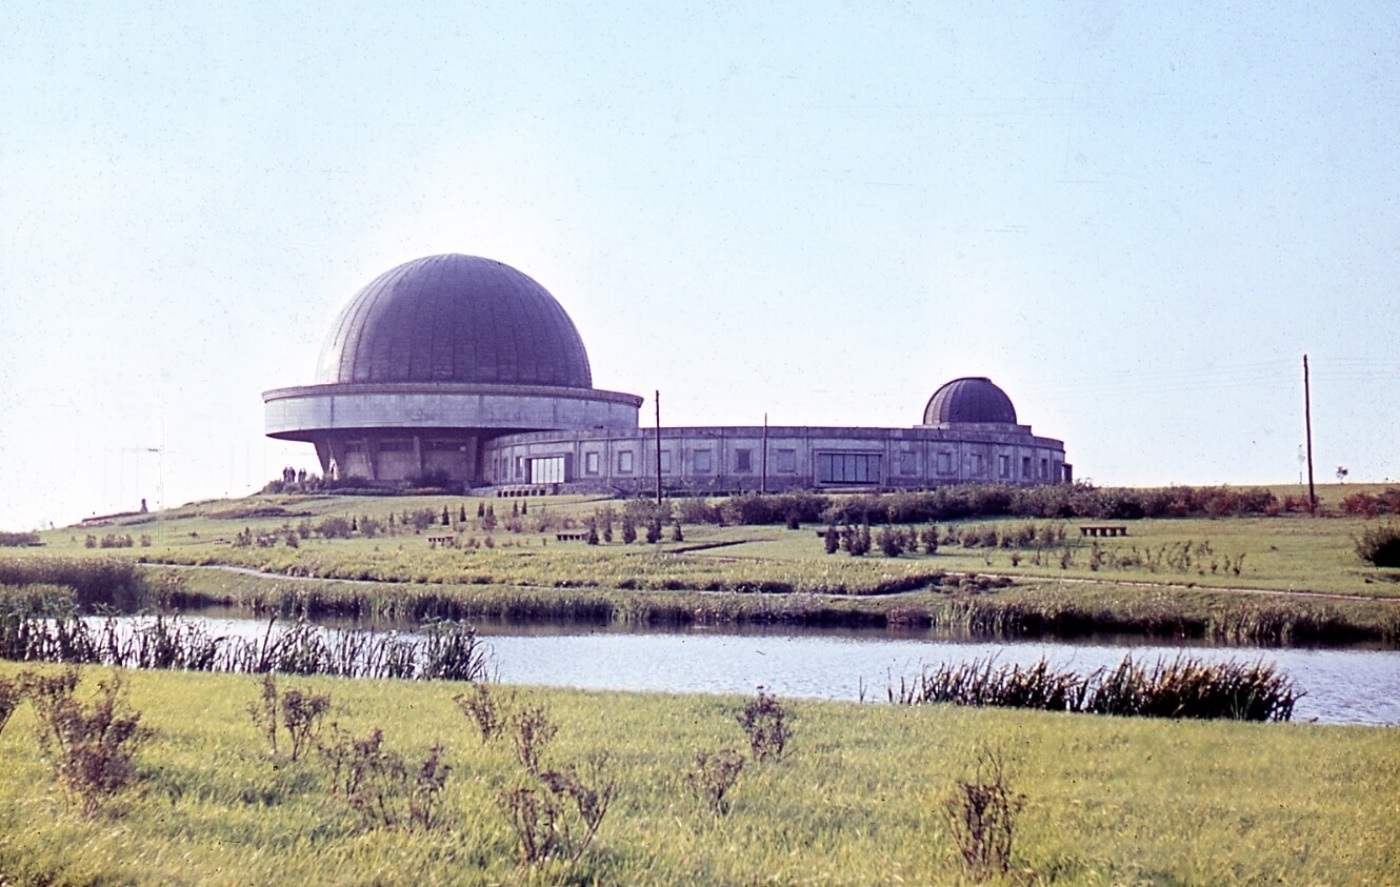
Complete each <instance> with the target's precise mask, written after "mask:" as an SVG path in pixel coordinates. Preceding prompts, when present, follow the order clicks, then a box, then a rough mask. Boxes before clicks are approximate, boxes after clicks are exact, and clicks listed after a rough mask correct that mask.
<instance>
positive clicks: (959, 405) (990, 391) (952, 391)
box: [924, 376, 1016, 425]
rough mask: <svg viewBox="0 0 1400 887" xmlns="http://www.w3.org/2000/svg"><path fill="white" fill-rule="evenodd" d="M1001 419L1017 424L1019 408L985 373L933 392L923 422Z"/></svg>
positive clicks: (1006, 422) (955, 380) (937, 423)
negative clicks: (1017, 408) (1013, 404)
mask: <svg viewBox="0 0 1400 887" xmlns="http://www.w3.org/2000/svg"><path fill="white" fill-rule="evenodd" d="M952 422H999V423H1004V424H1007V425H1015V424H1016V407H1014V406H1012V404H1011V398H1009V397H1007V396H1006V392H1005V391H1002V390H1001V389H1000V388H998V387H997V386H996V385H994V384H992V380H991V379H988V378H986V377H983V376H968V377H964V378H961V379H954V380H953V381H951V382H949V383H947V384H945V385H944V386H943V387H941V388H939V389H938V390H937V391H935V392H934V393H933V397H931V398H929V401H928V406H926V407H924V424H925V425H941V424H946V423H952Z"/></svg>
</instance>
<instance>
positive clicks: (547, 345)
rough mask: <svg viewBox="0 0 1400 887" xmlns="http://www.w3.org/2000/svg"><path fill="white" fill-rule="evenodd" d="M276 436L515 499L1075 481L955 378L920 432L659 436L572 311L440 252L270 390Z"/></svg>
mask: <svg viewBox="0 0 1400 887" xmlns="http://www.w3.org/2000/svg"><path fill="white" fill-rule="evenodd" d="M263 402H264V404H265V408H266V422H267V434H268V436H270V437H274V438H278V439H281V440H296V441H305V442H307V443H311V444H314V445H315V447H316V454H317V456H318V457H319V458H320V461H321V468H322V471H323V472H324V473H325V474H326V475H327V476H328V477H337V478H341V479H359V480H362V481H364V482H366V483H367V484H384V485H401V484H407V483H419V482H428V483H432V484H435V485H444V484H445V485H451V486H454V487H461V488H464V489H475V490H481V491H489V490H490V489H493V488H494V489H495V490H496V491H497V492H503V493H562V492H613V493H617V494H624V495H625V494H630V493H636V492H640V491H652V490H655V489H656V487H657V480H658V473H659V476H660V484H661V486H662V487H663V488H665V489H666V490H668V491H671V492H673V493H722V492H733V491H738V490H766V491H770V492H772V491H780V490H789V489H820V488H856V489H882V488H883V489H895V488H906V489H908V488H923V487H930V486H936V485H940V484H954V483H990V482H998V483H1014V484H1047V483H1062V482H1066V481H1069V480H1072V473H1071V468H1070V466H1069V465H1068V464H1067V463H1066V462H1065V448H1064V443H1063V442H1061V441H1058V440H1054V439H1052V438H1046V437H1036V436H1035V435H1033V434H1032V433H1031V428H1030V426H1029V425H1020V424H1018V423H1017V417H1016V408H1015V407H1014V406H1013V405H1012V403H1011V399H1010V398H1009V397H1007V396H1006V393H1005V392H1003V391H1002V390H1001V389H1000V388H998V387H997V386H996V385H994V384H993V383H992V382H991V380H989V379H985V378H980V377H976V378H973V377H969V378H961V379H954V380H952V381H951V382H948V383H947V384H945V385H943V386H942V387H940V388H939V389H938V390H937V391H935V392H934V394H933V397H932V398H930V399H929V401H928V404H927V405H926V406H925V408H924V413H923V420H922V422H920V423H919V424H918V425H914V426H911V427H908V428H827V427H808V426H773V427H767V426H706V427H694V428H668V427H663V428H661V429H660V430H659V431H658V430H657V429H656V428H654V427H649V428H643V427H641V425H640V423H639V421H638V410H639V409H640V407H641V405H642V398H640V397H638V396H636V395H633V394H623V393H620V392H616V391H604V390H601V389H597V388H594V387H593V375H592V372H591V370H590V369H589V364H588V353H587V352H586V351H585V350H584V347H583V340H582V339H581V338H579V334H578V330H576V329H575V328H574V324H573V322H572V321H571V320H570V319H569V316H568V314H566V313H565V311H564V309H563V308H562V307H561V306H560V304H559V303H558V301H556V300H555V298H554V297H553V296H552V295H550V294H549V292H548V291H547V290H546V289H545V288H544V287H542V286H540V285H539V284H538V283H536V282H535V281H534V280H532V279H531V278H529V277H527V276H526V275H524V274H522V273H521V272H519V271H517V270H515V269H514V268H511V267H510V266H508V265H504V264H502V263H500V262H495V261H492V260H490V259H483V258H477V257H474V256H463V255H444V256H430V257H427V258H423V259H417V260H415V261H412V262H409V263H407V264H404V265H400V266H399V267H397V268H394V269H392V270H390V271H387V272H385V273H384V274H382V275H380V276H379V277H378V278H376V279H375V280H374V281H372V282H371V283H370V284H369V285H368V286H366V287H365V288H364V289H362V290H360V291H359V292H358V293H357V294H356V295H355V297H354V298H352V299H351V300H350V303H349V304H348V305H346V306H345V309H344V310H343V311H342V312H341V314H340V317H339V318H338V319H337V320H336V322H335V324H334V326H333V327H332V328H331V331H330V335H329V336H328V337H327V338H326V342H325V346H324V347H323V349H322V351H321V360H320V368H319V371H318V373H317V380H316V384H314V385H304V386H298V387H295V388H278V389H275V390H272V391H268V392H265V393H264V394H263Z"/></svg>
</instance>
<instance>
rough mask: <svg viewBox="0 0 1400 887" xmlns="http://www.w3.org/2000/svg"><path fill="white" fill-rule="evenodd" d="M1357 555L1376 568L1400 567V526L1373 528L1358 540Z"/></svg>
mask: <svg viewBox="0 0 1400 887" xmlns="http://www.w3.org/2000/svg"><path fill="white" fill-rule="evenodd" d="M1356 554H1357V556H1358V557H1360V558H1361V559H1362V560H1363V561H1365V562H1366V563H1368V564H1371V565H1372V566H1376V567H1400V526H1396V525H1394V524H1386V525H1385V526H1380V527H1371V528H1370V529H1368V530H1367V531H1366V532H1364V533H1362V534H1361V538H1360V539H1358V540H1356Z"/></svg>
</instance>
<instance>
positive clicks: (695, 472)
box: [482, 423, 1072, 494]
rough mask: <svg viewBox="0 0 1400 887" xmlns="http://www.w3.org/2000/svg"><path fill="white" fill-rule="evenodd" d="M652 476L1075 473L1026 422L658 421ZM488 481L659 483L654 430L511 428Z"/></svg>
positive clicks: (728, 480) (730, 482) (716, 487)
mask: <svg viewBox="0 0 1400 887" xmlns="http://www.w3.org/2000/svg"><path fill="white" fill-rule="evenodd" d="M660 443H661V466H660V467H661V486H662V489H663V490H666V491H668V492H672V493H682V492H689V493H729V492H736V491H741V490H764V491H768V492H778V491H783V490H793V489H822V488H832V489H849V488H863V489H900V488H925V487H930V486H939V485H943V484H958V483H1007V484H1048V483H1062V482H1065V481H1066V480H1072V468H1071V467H1070V466H1069V465H1067V464H1066V463H1065V448H1064V443H1063V442H1061V441H1058V440H1054V439H1052V438H1047V437H1036V436H1034V435H1033V434H1031V429H1030V427H1029V426H1026V425H1004V424H996V423H986V424H979V423H964V424H960V425H958V426H944V427H938V426H915V427H912V428H822V427H806V426H773V427H768V428H764V427H762V426H722V427H697V428H662V429H661V434H660ZM482 464H483V467H484V480H485V482H486V484H487V485H488V486H498V487H513V486H533V487H544V488H545V489H546V490H547V491H550V492H562V491H570V492H575V491H577V492H614V493H619V494H632V493H645V492H650V491H653V490H655V489H656V477H657V434H656V431H655V429H637V430H634V431H628V432H615V431H607V430H589V431H569V432H538V433H533V434H512V435H506V436H503V437H499V438H496V439H494V440H492V441H490V442H489V443H488V444H487V445H486V446H485V448H484V450H483V453H482Z"/></svg>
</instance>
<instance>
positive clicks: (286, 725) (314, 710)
mask: <svg viewBox="0 0 1400 887" xmlns="http://www.w3.org/2000/svg"><path fill="white" fill-rule="evenodd" d="M330 707H331V697H330V694H329V693H307V692H303V691H301V690H287V691H286V692H283V693H280V694H279V692H278V690H277V682H276V680H274V679H273V677H272V675H271V674H265V675H263V678H262V694H261V696H260V697H259V699H258V701H257V702H250V703H248V715H249V716H250V717H251V718H252V719H253V723H254V724H256V725H257V727H258V729H259V730H260V731H261V732H262V734H263V736H265V737H266V738H267V741H268V746H269V747H270V748H271V751H272V754H273V755H274V756H275V755H276V754H277V734H278V726H279V725H280V726H281V727H282V729H283V730H285V731H286V733H287V740H288V742H290V743H291V748H290V751H289V757H290V759H291V760H293V761H295V760H297V759H298V758H300V757H301V755H302V753H303V752H306V751H309V750H310V749H311V748H312V746H313V745H314V744H315V742H316V734H317V733H318V732H320V728H321V719H322V717H324V716H325V714H326V712H328V711H330Z"/></svg>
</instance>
